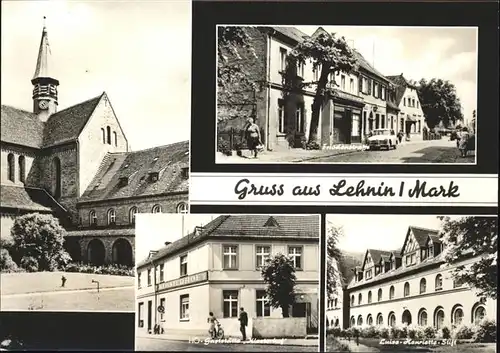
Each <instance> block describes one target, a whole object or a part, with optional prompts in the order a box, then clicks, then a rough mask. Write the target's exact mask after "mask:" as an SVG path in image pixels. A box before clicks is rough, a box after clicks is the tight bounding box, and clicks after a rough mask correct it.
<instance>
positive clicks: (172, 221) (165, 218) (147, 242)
mask: <svg viewBox="0 0 500 353" xmlns="http://www.w3.org/2000/svg"><path fill="white" fill-rule="evenodd" d="M218 216H219V215H213V214H185V215H183V214H180V213H171V214H168V213H155V214H152V213H138V214H137V215H136V228H135V259H136V262H140V261H143V260H144V259H145V258H147V257H148V255H149V251H150V250H158V249H161V248H162V247H164V246H165V242H166V241H168V242H171V243H173V242H174V241H176V240H177V239H180V238H181V237H182V234H183V229H184V235H187V234H189V233H192V232H193V231H194V227H195V226H203V225H205V224H207V223H208V222H210V221H211V220H213V219H215V218H217V217H218ZM183 221H184V225H183Z"/></svg>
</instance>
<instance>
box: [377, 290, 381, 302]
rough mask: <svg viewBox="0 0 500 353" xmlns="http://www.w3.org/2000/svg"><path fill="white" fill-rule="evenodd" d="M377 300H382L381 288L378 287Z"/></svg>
mask: <svg viewBox="0 0 500 353" xmlns="http://www.w3.org/2000/svg"><path fill="white" fill-rule="evenodd" d="M377 300H378V301H381V300H382V288H380V289H379V290H378V293H377Z"/></svg>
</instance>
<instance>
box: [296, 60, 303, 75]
mask: <svg viewBox="0 0 500 353" xmlns="http://www.w3.org/2000/svg"><path fill="white" fill-rule="evenodd" d="M297 76H299V77H304V63H297Z"/></svg>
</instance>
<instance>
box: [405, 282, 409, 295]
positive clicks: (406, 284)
mask: <svg viewBox="0 0 500 353" xmlns="http://www.w3.org/2000/svg"><path fill="white" fill-rule="evenodd" d="M409 295H410V283H408V282H406V283H405V286H404V296H405V297H407V296H409Z"/></svg>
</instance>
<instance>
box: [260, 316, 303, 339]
mask: <svg viewBox="0 0 500 353" xmlns="http://www.w3.org/2000/svg"><path fill="white" fill-rule="evenodd" d="M306 335H307V322H306V318H305V317H289V318H255V319H254V320H253V336H254V337H256V338H282V337H305V336H306Z"/></svg>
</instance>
